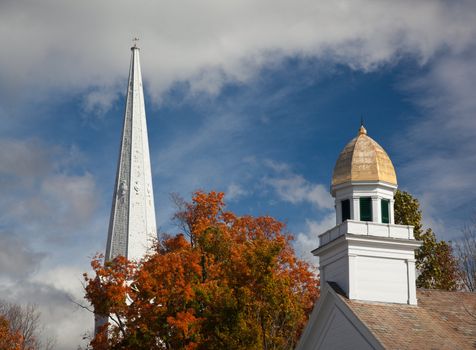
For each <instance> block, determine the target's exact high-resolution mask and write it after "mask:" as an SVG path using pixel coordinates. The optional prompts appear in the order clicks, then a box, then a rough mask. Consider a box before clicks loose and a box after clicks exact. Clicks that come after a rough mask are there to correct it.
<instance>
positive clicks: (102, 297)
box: [85, 192, 318, 349]
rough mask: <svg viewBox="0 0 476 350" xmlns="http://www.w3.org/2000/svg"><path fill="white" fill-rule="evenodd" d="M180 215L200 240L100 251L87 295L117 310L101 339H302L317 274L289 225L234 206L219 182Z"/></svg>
mask: <svg viewBox="0 0 476 350" xmlns="http://www.w3.org/2000/svg"><path fill="white" fill-rule="evenodd" d="M176 218H179V219H180V220H182V224H183V226H184V227H186V228H187V229H188V231H189V232H188V233H189V235H190V238H191V239H190V242H191V243H190V242H189V241H188V240H186V239H185V237H184V236H183V235H181V234H180V235H177V236H175V237H165V238H163V239H162V240H161V241H160V242H159V243H158V246H157V253H155V254H153V255H150V256H148V257H146V259H144V261H142V262H141V263H140V264H134V263H131V262H129V261H127V260H125V259H124V258H122V257H120V258H117V259H116V260H114V261H113V262H111V263H106V264H105V265H104V266H103V264H102V261H101V259H100V258H98V257H96V258H95V259H93V261H92V267H93V269H94V270H95V272H96V277H95V278H89V277H88V276H85V279H86V282H87V287H86V298H87V299H88V300H90V302H91V303H92V304H93V305H94V307H95V309H96V310H99V312H101V313H104V314H107V313H109V314H111V315H112V316H113V319H114V317H115V318H116V323H114V322H113V323H112V325H111V329H112V330H111V331H110V336H109V337H108V338H106V339H104V338H102V339H99V338H98V337H97V339H95V340H94V341H93V342H92V343H91V345H92V346H93V348H94V349H102V347H101V346H102V345H100V344H103V343H104V341H106V342H107V346H108V348H110V349H143V348H147V349H223V348H228V349H256V348H261V347H262V346H264V344H266V346H267V347H273V348H275V349H288V348H291V347H293V346H294V345H295V343H296V342H297V339H298V337H299V333H300V331H301V330H302V328H303V326H304V324H305V322H306V320H307V315H308V313H309V312H310V310H311V308H312V305H313V302H314V300H315V299H316V297H317V295H318V280H317V278H316V276H315V274H314V273H312V272H310V270H309V266H308V265H307V264H306V263H304V262H302V261H300V260H299V259H297V258H296V257H295V255H294V251H293V248H292V246H291V245H290V240H291V239H292V237H291V236H290V235H288V234H286V233H284V232H283V229H284V225H283V224H282V223H281V222H279V221H277V220H275V219H274V218H272V217H269V216H265V217H258V218H254V217H252V216H243V217H238V216H236V215H235V214H234V213H232V212H227V211H225V210H224V202H223V194H222V193H216V192H211V193H208V194H207V193H203V192H197V193H195V195H194V197H193V201H192V203H187V204H186V206H185V210H184V211H182V212H180V213H179V214H177V216H176ZM126 300H128V301H129V302H128V303H126Z"/></svg>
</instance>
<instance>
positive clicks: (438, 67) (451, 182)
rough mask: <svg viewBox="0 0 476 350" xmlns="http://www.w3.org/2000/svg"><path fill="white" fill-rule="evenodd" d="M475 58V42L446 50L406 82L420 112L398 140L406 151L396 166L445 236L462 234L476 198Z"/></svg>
mask: <svg viewBox="0 0 476 350" xmlns="http://www.w3.org/2000/svg"><path fill="white" fill-rule="evenodd" d="M475 62H476V47H473V48H471V47H470V48H468V49H467V51H466V52H464V53H461V54H454V55H446V56H444V57H441V58H439V59H438V60H436V61H435V62H434V63H433V64H432V65H431V67H430V69H429V71H428V73H427V74H426V75H424V76H422V77H418V78H415V79H413V80H411V81H410V82H409V83H406V84H405V85H404V87H403V89H404V90H405V91H407V92H408V91H410V92H412V95H413V96H414V97H413V102H415V103H416V104H417V105H418V106H419V107H420V113H421V115H420V116H419V118H418V119H416V120H415V121H414V122H413V123H410V124H408V125H407V126H406V130H405V132H404V134H403V137H402V135H401V134H400V135H398V139H396V142H395V143H396V150H397V151H398V152H399V154H401V155H405V156H404V157H403V158H404V162H403V165H402V166H400V167H399V168H398V169H397V170H398V171H399V173H400V175H401V176H400V178H402V179H404V180H405V181H406V183H405V187H407V188H409V189H410V191H411V192H413V193H414V194H415V195H416V196H417V197H418V198H419V199H420V202H421V205H422V208H423V218H424V222H425V224H426V225H428V226H430V227H432V228H433V229H434V230H435V231H436V232H437V233H438V235H439V236H440V237H441V238H444V239H452V238H454V237H455V235H457V234H458V233H459V232H458V231H459V230H460V228H461V227H462V225H463V223H464V221H465V220H468V219H469V218H470V216H471V215H472V212H471V211H472V210H473V209H471V208H472V203H473V201H474V200H475V198H476V188H475V187H474V185H473V184H474V174H475V173H476V154H475V152H474V150H475V149H476V138H475V135H476V118H475V116H476V102H475V99H474V91H475V90H476V73H475V72H476V63H475ZM465 218H466V219H465Z"/></svg>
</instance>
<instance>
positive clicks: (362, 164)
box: [332, 125, 397, 187]
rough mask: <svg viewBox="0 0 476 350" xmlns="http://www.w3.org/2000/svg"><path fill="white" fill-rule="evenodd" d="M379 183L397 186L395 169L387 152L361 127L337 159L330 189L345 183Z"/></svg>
mask: <svg viewBox="0 0 476 350" xmlns="http://www.w3.org/2000/svg"><path fill="white" fill-rule="evenodd" d="M358 181H381V182H386V183H388V184H391V185H395V186H396V185H397V175H396V174H395V168H394V167H393V164H392V161H391V160H390V158H389V156H388V154H387V152H385V150H384V149H383V148H382V147H381V146H380V145H379V144H378V143H377V142H375V141H374V140H373V139H372V138H371V137H369V136H368V135H367V130H366V129H365V128H364V126H363V125H362V126H361V127H360V129H359V134H358V135H357V137H355V138H353V139H352V140H351V141H350V142H349V143H348V144H347V146H345V147H344V149H343V150H342V152H341V153H340V155H339V158H337V162H336V165H335V167H334V173H333V174H332V187H336V186H338V185H341V184H344V183H346V182H358Z"/></svg>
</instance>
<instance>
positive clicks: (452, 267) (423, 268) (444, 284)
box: [395, 190, 458, 290]
mask: <svg viewBox="0 0 476 350" xmlns="http://www.w3.org/2000/svg"><path fill="white" fill-rule="evenodd" d="M421 220H422V213H421V210H420V203H419V202H418V199H416V198H414V197H413V196H412V195H411V194H410V193H408V192H404V191H400V190H397V192H396V193H395V223H396V224H400V225H412V226H414V229H413V233H414V236H415V239H416V240H419V241H422V242H423V244H422V246H421V247H420V248H419V249H418V250H417V251H416V252H415V258H416V268H417V270H418V277H417V287H419V288H428V289H445V290H455V289H456V287H457V280H458V265H457V261H456V259H455V258H454V256H453V252H452V248H451V246H450V245H449V244H448V243H447V242H445V241H438V240H437V239H436V236H435V233H434V232H433V231H432V229H431V228H429V229H427V230H425V231H423V229H422V223H421Z"/></svg>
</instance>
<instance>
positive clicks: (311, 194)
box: [263, 173, 334, 209]
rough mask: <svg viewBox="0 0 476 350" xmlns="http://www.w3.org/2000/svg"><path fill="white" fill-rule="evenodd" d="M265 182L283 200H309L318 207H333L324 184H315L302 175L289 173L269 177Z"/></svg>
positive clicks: (294, 201) (297, 201)
mask: <svg viewBox="0 0 476 350" xmlns="http://www.w3.org/2000/svg"><path fill="white" fill-rule="evenodd" d="M263 182H264V183H265V184H266V185H268V186H271V187H272V188H274V190H275V191H276V193H277V194H278V196H279V197H280V198H281V200H284V201H287V202H290V203H293V204H297V203H303V202H309V203H312V204H314V205H315V206H316V207H317V208H318V209H331V208H333V206H334V204H333V201H332V198H331V196H330V194H329V191H328V190H327V188H326V187H324V185H321V184H313V183H311V182H309V181H307V180H306V179H304V178H303V177H302V176H301V175H297V174H293V173H289V174H286V175H284V177H274V178H271V177H267V178H265V179H263Z"/></svg>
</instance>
